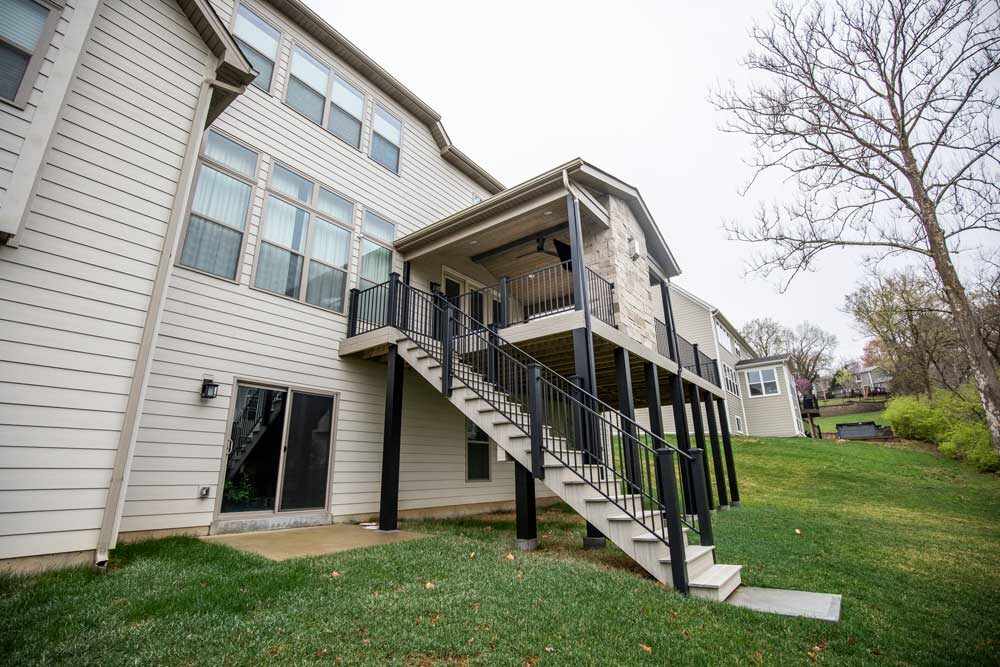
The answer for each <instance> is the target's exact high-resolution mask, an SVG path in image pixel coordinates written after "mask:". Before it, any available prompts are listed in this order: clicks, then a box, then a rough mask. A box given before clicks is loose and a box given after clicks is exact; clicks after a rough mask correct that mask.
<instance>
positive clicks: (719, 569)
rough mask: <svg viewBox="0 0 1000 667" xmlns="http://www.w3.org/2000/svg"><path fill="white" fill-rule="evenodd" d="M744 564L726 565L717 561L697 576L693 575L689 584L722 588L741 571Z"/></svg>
mask: <svg viewBox="0 0 1000 667" xmlns="http://www.w3.org/2000/svg"><path fill="white" fill-rule="evenodd" d="M742 569H743V566H742V565H724V564H720V563H716V564H715V565H713V566H712V567H710V568H708V569H707V570H705V571H704V572H702V573H701V574H699V575H698V576H696V577H693V578H692V579H691V580H690V581H688V584H689V585H691V586H697V587H698V588H722V587H723V586H725V585H726V584H727V583H728V582H729V580H730V579H732V578H733V577H734V576H735V575H737V574H739V573H740V570H742Z"/></svg>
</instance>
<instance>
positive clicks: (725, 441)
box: [715, 398, 740, 507]
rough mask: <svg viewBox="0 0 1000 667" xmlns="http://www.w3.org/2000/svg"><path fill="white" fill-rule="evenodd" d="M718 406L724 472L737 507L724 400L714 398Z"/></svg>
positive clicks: (732, 500)
mask: <svg viewBox="0 0 1000 667" xmlns="http://www.w3.org/2000/svg"><path fill="white" fill-rule="evenodd" d="M715 404H716V406H718V408H719V430H720V431H722V451H723V453H724V454H725V457H726V473H727V477H728V478H729V500H730V503H731V504H732V506H733V507H739V504H740V489H739V486H738V485H737V483H736V461H735V460H734V459H733V441H732V440H731V439H730V437H729V415H728V414H726V402H725V401H724V400H723V399H721V398H716V399H715Z"/></svg>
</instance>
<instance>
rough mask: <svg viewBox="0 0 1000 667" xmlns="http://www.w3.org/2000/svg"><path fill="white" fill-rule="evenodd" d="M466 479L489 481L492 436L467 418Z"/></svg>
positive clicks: (469, 480)
mask: <svg viewBox="0 0 1000 667" xmlns="http://www.w3.org/2000/svg"><path fill="white" fill-rule="evenodd" d="M465 452H466V455H465V479H466V481H468V482H488V481H489V479H490V438H489V436H487V435H486V433H485V432H483V430H482V429H481V428H479V427H478V426H476V425H475V424H474V423H473V422H472V420H469V419H466V420H465Z"/></svg>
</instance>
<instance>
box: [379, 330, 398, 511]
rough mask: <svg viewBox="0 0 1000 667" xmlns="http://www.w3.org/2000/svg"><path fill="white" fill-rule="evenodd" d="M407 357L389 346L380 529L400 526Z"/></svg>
mask: <svg viewBox="0 0 1000 667" xmlns="http://www.w3.org/2000/svg"><path fill="white" fill-rule="evenodd" d="M403 363H404V362H403V358H402V357H401V356H399V350H398V348H397V347H396V346H395V345H390V346H389V363H388V366H387V368H386V377H385V421H384V422H383V426H382V482H381V484H382V488H381V493H380V496H379V516H378V527H379V530H398V516H399V449H400V434H401V432H402V426H403Z"/></svg>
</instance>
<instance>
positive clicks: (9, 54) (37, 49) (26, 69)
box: [0, 0, 62, 107]
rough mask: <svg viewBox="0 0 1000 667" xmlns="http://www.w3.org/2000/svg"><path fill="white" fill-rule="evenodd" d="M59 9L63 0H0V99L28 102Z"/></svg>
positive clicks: (50, 39) (20, 105)
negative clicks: (57, 0) (51, 0)
mask: <svg viewBox="0 0 1000 667" xmlns="http://www.w3.org/2000/svg"><path fill="white" fill-rule="evenodd" d="M61 9H62V2H48V1H47V0H0V99H3V100H5V101H7V102H10V103H11V104H14V105H15V106H18V107H23V106H25V104H27V102H28V98H29V97H30V96H31V90H32V88H33V87H34V84H35V78H36V77H37V76H38V70H40V69H41V67H42V61H43V60H44V59H45V52H46V51H48V48H49V42H50V41H52V33H53V32H55V29H56V23H57V22H58V21H59V14H60V11H59V10H61Z"/></svg>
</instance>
